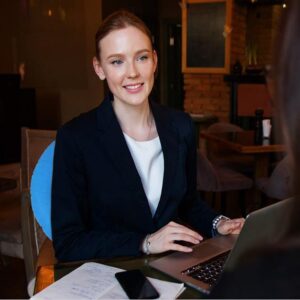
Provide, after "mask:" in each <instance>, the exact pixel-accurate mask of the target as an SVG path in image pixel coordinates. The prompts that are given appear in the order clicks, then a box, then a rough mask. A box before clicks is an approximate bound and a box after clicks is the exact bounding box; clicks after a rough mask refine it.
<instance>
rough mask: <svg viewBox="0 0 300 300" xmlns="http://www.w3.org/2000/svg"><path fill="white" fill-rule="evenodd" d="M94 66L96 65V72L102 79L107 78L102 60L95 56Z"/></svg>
mask: <svg viewBox="0 0 300 300" xmlns="http://www.w3.org/2000/svg"><path fill="white" fill-rule="evenodd" d="M93 66H94V70H95V73H96V74H97V75H98V77H99V78H100V80H104V79H105V74H104V72H103V69H102V67H101V64H100V61H99V60H98V59H97V57H95V56H94V57H93Z"/></svg>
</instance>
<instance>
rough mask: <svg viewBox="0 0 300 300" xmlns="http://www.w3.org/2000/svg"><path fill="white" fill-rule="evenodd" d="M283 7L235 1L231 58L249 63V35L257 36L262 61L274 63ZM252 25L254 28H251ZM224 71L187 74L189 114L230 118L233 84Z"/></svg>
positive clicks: (184, 75) (186, 100)
mask: <svg viewBox="0 0 300 300" xmlns="http://www.w3.org/2000/svg"><path fill="white" fill-rule="evenodd" d="M281 11H282V8H281V6H269V5H268V6H257V7H256V8H255V10H254V9H253V8H251V12H250V9H248V8H247V7H246V6H240V5H238V4H236V3H234V4H233V14H232V33H231V49H230V60H231V65H233V64H234V63H235V62H236V61H237V60H239V61H240V62H241V64H242V65H243V68H245V67H246V65H247V59H246V55H245V49H246V43H247V42H246V38H247V37H248V36H250V35H254V36H257V40H256V41H257V43H258V49H260V50H259V52H258V57H257V58H258V63H259V64H260V65H262V66H263V65H265V64H270V63H271V60H272V49H273V43H274V38H275V37H276V32H277V28H278V20H279V18H280V14H281ZM249 28H251V30H249ZM223 77H224V76H223V75H222V74H190V73H186V74H183V78H184V93H185V97H184V109H185V111H187V112H189V113H199V114H202V113H205V114H214V115H216V116H217V117H218V118H219V121H229V113H230V87H229V85H228V84H227V83H225V82H224V80H223Z"/></svg>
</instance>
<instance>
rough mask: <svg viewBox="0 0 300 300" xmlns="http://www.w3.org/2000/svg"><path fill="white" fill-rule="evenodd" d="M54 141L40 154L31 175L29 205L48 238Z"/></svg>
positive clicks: (49, 231) (49, 232)
mask: <svg viewBox="0 0 300 300" xmlns="http://www.w3.org/2000/svg"><path fill="white" fill-rule="evenodd" d="M54 147H55V141H54V142H52V143H51V144H50V145H49V146H48V147H47V148H46V150H45V151H44V152H43V154H42V155H41V156H40V158H39V160H38V162H37V164H36V166H35V168H34V170H33V173H32V176H31V184H30V194H31V206H32V210H33V213H34V216H35V218H36V220H37V222H38V223H39V224H40V226H41V227H42V229H43V231H44V233H45V234H46V236H47V237H48V238H49V239H52V230H51V185H52V172H53V156H54Z"/></svg>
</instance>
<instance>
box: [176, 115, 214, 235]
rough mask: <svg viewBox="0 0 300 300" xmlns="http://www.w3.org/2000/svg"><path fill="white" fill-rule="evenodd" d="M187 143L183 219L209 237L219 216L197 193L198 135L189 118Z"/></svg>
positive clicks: (182, 207)
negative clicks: (215, 219) (213, 223)
mask: <svg viewBox="0 0 300 300" xmlns="http://www.w3.org/2000/svg"><path fill="white" fill-rule="evenodd" d="M188 119H189V121H188V122H187V124H188V126H187V130H186V135H185V142H186V145H187V155H186V178H187V193H186V197H185V199H184V201H183V202H182V206H181V209H180V210H181V211H182V218H183V219H184V220H185V221H186V222H187V223H188V224H189V225H191V226H192V227H194V228H195V229H197V230H198V231H200V232H201V233H203V234H204V235H205V236H207V237H211V236H212V222H213V219H214V218H215V217H216V216H218V215H219V214H217V213H216V212H214V211H213V210H212V209H211V208H210V207H209V206H208V205H207V204H206V203H205V202H204V201H203V200H202V199H201V197H200V195H198V193H197V147H196V139H195V137H196V134H195V127H194V124H193V121H192V119H191V118H190V117H188Z"/></svg>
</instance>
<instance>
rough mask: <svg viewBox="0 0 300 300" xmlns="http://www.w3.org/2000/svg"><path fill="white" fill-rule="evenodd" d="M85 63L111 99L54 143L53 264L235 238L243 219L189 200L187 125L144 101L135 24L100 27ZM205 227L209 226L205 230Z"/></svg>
mask: <svg viewBox="0 0 300 300" xmlns="http://www.w3.org/2000/svg"><path fill="white" fill-rule="evenodd" d="M96 53H97V56H96V57H95V58H94V60H93V64H94V69H95V72H96V74H97V75H98V77H99V78H100V79H101V80H104V79H105V80H106V81H107V83H108V86H109V89H110V92H111V96H110V97H108V98H106V99H105V100H104V101H103V102H102V104H101V105H100V106H99V107H97V108H96V109H94V110H92V111H90V112H88V113H85V114H83V115H81V116H79V117H77V118H75V119H74V120H72V121H71V122H69V123H67V124H65V125H64V126H63V127H62V128H61V129H60V130H59V131H58V134H57V140H56V148H55V157H54V174H53V185H52V228H53V243H54V247H55V252H56V257H57V258H58V259H59V260H61V261H67V260H79V259H93V258H99V257H115V256H127V255H140V254H142V253H146V254H150V253H161V252H165V251H168V250H176V251H182V252H190V251H192V249H191V247H188V246H184V245H180V244H179V243H177V241H184V242H188V243H191V244H197V243H199V242H200V241H201V240H202V236H201V235H200V234H199V233H197V232H196V231H194V230H192V229H190V228H188V227H187V226H185V225H182V224H179V222H185V223H187V224H188V225H189V226H192V227H193V228H195V230H197V231H201V232H203V233H204V234H205V235H208V236H210V235H211V234H212V229H215V231H216V232H217V233H219V234H229V233H238V232H239V231H240V229H241V227H242V224H243V219H236V220H229V219H226V218H225V217H223V216H218V215H217V214H216V213H214V212H213V211H211V210H210V209H209V208H208V207H207V206H205V204H204V203H203V202H201V201H200V200H199V199H197V198H196V146H195V141H194V138H195V135H194V131H193V126H192V121H191V119H190V117H189V116H188V115H187V114H185V113H182V112H176V111H172V110H169V109H167V108H165V107H161V106H159V105H157V104H155V103H152V102H150V101H149V100H148V97H149V94H150V92H151V90H152V88H153V83H154V74H155V71H156V67H157V55H156V52H155V51H154V50H153V47H152V43H151V34H150V32H149V30H148V28H147V27H146V26H145V24H144V23H143V22H142V21H141V20H140V19H139V18H137V17H136V16H135V15H133V14H131V13H129V12H126V11H118V12H116V13H114V14H112V15H111V16H109V17H108V18H107V19H106V20H104V22H103V23H102V24H101V26H100V28H99V29H98V32H97V34H96ZM213 225H214V226H213Z"/></svg>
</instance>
